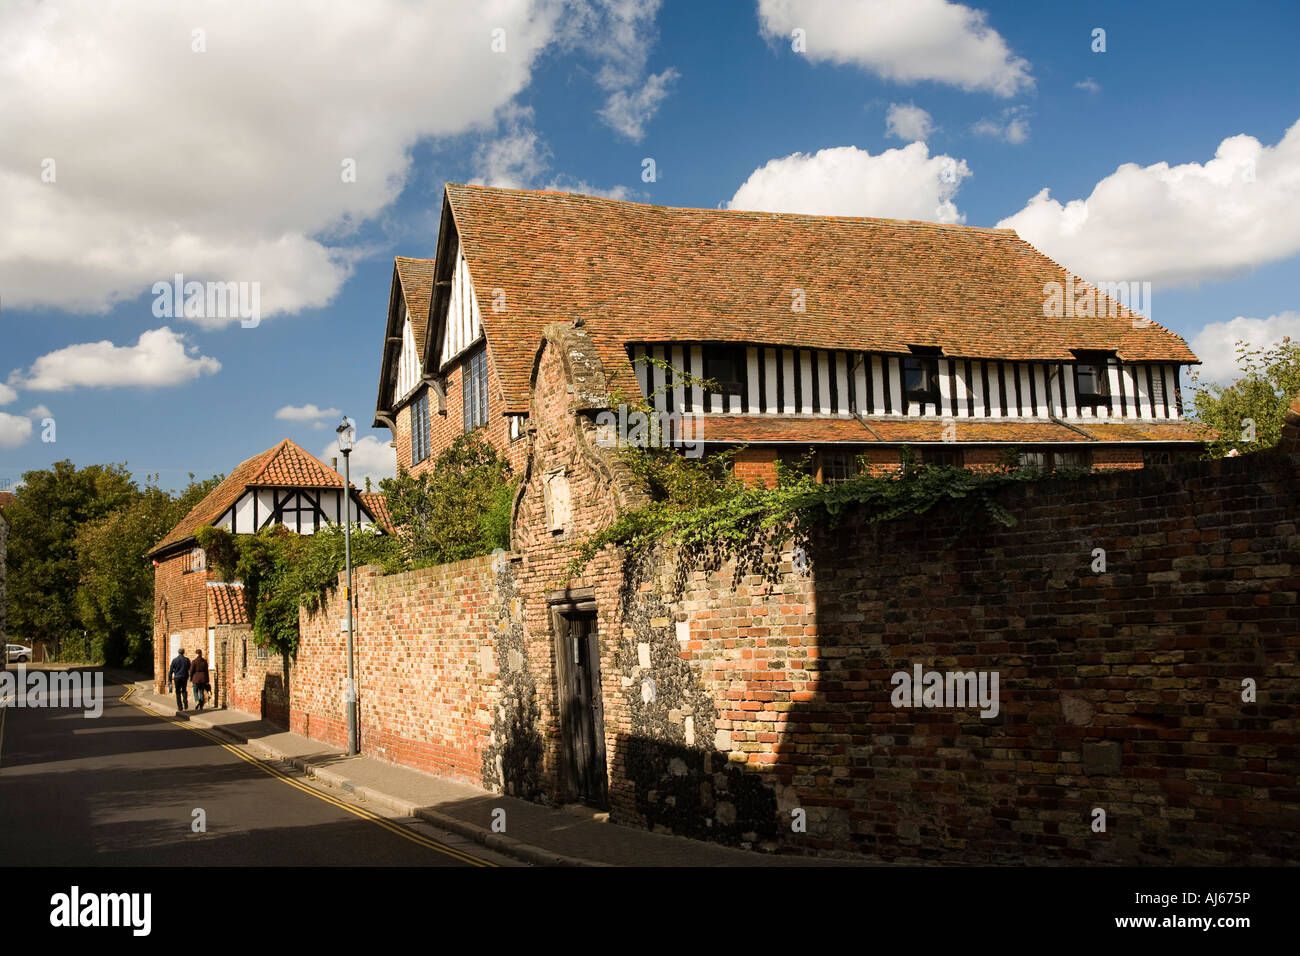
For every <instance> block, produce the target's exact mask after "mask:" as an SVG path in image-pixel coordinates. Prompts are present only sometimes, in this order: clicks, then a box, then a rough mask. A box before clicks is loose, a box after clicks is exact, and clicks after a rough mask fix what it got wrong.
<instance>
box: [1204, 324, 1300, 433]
mask: <svg viewBox="0 0 1300 956" xmlns="http://www.w3.org/2000/svg"><path fill="white" fill-rule="evenodd" d="M1237 365H1238V367H1239V368H1240V369H1241V375H1240V376H1239V377H1238V379H1237V380H1236V381H1235V382H1233V383H1232V384H1231V385H1227V386H1224V385H1219V384H1216V383H1213V382H1211V383H1202V382H1201V381H1200V379H1199V376H1198V375H1197V373H1196V372H1193V373H1192V376H1191V381H1192V389H1193V392H1192V405H1193V409H1192V415H1193V417H1195V418H1196V419H1197V420H1199V421H1201V422H1203V423H1204V424H1206V425H1208V426H1210V427H1211V428H1214V429H1216V430H1217V431H1218V432H1219V437H1218V438H1217V439H1216V440H1215V441H1213V442H1210V443H1209V444H1208V445H1207V446H1206V455H1207V457H1211V458H1221V457H1223V456H1225V455H1227V454H1229V453H1230V452H1232V451H1233V450H1236V451H1237V452H1238V453H1240V454H1244V453H1246V452H1250V451H1257V450H1260V449H1264V448H1272V447H1273V446H1274V445H1276V444H1277V441H1278V439H1279V438H1280V437H1281V435H1282V426H1283V424H1284V422H1285V419H1286V410H1287V408H1288V407H1289V406H1290V404H1291V400H1292V399H1293V398H1294V397H1295V395H1296V393H1297V392H1298V391H1300V343H1297V342H1292V341H1291V339H1290V338H1289V337H1288V338H1284V339H1283V340H1282V341H1281V342H1278V343H1277V344H1275V345H1270V346H1268V347H1267V348H1255V349H1252V348H1249V347H1248V346H1247V345H1246V344H1245V343H1240V342H1239V343H1238V344H1237ZM1247 420H1251V421H1253V422H1254V423H1255V440H1254V441H1249V440H1247V438H1248V435H1247V434H1246V428H1247V425H1246V422H1247Z"/></svg>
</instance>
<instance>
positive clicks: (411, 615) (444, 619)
mask: <svg viewBox="0 0 1300 956" xmlns="http://www.w3.org/2000/svg"><path fill="white" fill-rule="evenodd" d="M354 575H355V581H356V604H355V606H354V612H353V628H354V634H355V639H354V667H355V674H356V680H357V692H358V699H359V702H360V707H359V712H360V716H359V720H358V727H359V729H360V732H359V736H360V740H361V747H362V750H363V751H364V752H365V753H366V754H368V755H369V756H372V757H377V758H379V759H382V760H388V761H392V762H394V763H400V764H403V765H406V766H410V767H415V768H417V769H421V770H426V771H430V772H435V773H439V774H441V775H444V776H448V777H453V778H456V779H460V780H465V781H468V782H470V783H474V784H476V785H480V786H481V785H483V784H484V781H485V779H486V778H490V777H491V773H490V772H489V771H490V769H491V768H490V767H486V768H485V760H486V761H487V763H488V764H489V765H491V764H494V762H495V757H496V755H495V754H493V753H492V744H493V734H494V729H496V730H497V731H498V732H500V734H501V736H504V732H503V728H499V727H498V728H494V717H499V716H500V715H499V713H498V710H499V706H498V705H499V703H500V698H501V690H500V680H499V675H500V673H501V671H502V670H504V671H506V672H509V671H510V670H511V669H512V668H513V667H514V666H516V665H517V661H516V660H514V659H512V658H511V656H510V653H509V651H510V648H509V647H508V646H507V645H508V643H509V640H508V638H509V631H510V629H511V616H512V614H514V613H516V612H515V610H514V609H512V608H511V606H510V604H511V595H510V584H509V581H510V576H511V575H510V570H509V561H508V559H506V560H505V562H504V564H503V563H501V562H497V565H496V567H494V564H493V559H492V558H489V557H484V558H476V559H473V560H470V561H461V562H457V563H454V564H448V565H441V566H439V567H435V568H425V569H421V570H418V571H412V572H407V573H405V574H396V575H390V576H382V575H380V573H379V569H378V568H376V567H364V568H360V569H355V570H354ZM340 578H341V576H340ZM346 607H347V606H346V604H345V603H344V602H343V599H342V590H341V589H339V590H337V591H335V592H334V593H333V595H332V597H331V599H330V600H329V601H327V602H326V603H325V605H324V606H323V607H322V608H321V610H319V611H317V612H316V613H312V614H309V613H307V612H305V611H304V612H303V614H302V618H301V625H300V631H301V633H300V637H299V645H298V655H297V658H296V660H295V662H294V664H293V667H292V672H291V674H290V680H289V686H290V698H289V700H290V709H289V727H290V729H291V730H293V731H295V732H297V733H301V734H305V735H306V736H310V737H315V738H317V739H319V740H324V741H326V742H328V743H332V744H334V745H336V746H346V744H347V733H346V712H345V711H344V710H343V706H342V693H343V686H344V679H345V677H346V673H347V672H346V633H345V632H344V631H343V630H342V623H343V621H344V619H345V617H346V613H347V611H346Z"/></svg>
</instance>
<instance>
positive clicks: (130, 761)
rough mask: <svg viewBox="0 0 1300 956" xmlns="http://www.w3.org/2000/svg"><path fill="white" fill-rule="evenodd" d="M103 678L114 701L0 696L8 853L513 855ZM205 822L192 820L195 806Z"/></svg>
mask: <svg viewBox="0 0 1300 956" xmlns="http://www.w3.org/2000/svg"><path fill="white" fill-rule="evenodd" d="M125 692H126V688H125V687H123V686H122V685H119V684H113V683H111V682H107V681H106V682H105V687H104V698H105V700H104V711H103V714H102V716H100V717H99V718H97V719H94V718H92V719H87V718H86V717H84V716H83V715H82V712H81V711H80V710H72V709H67V708H13V707H10V708H8V709H4V710H0V720H3V723H2V724H0V861H3V864H4V865H5V866H27V865H43V866H142V865H144V866H148V865H160V866H259V865H268V864H271V865H282V866H283V865H288V866H335V865H345V866H358V865H372V866H374V865H378V866H482V865H492V864H500V865H511V864H512V863H513V861H512V860H510V859H508V858H506V857H502V856H500V855H498V854H495V853H492V852H491V851H489V850H486V849H484V848H483V847H480V846H478V845H477V844H474V843H472V842H470V841H467V840H465V839H463V838H461V837H459V836H457V835H454V834H450V833H447V832H445V831H442V830H438V829H437V828H435V827H433V826H430V825H429V824H427V823H425V822H423V821H414V820H410V819H409V818H401V819H400V820H399V818H397V817H396V816H395V815H392V814H389V813H388V812H387V811H384V810H382V809H380V808H377V807H368V806H366V805H365V804H362V803H359V802H356V801H354V800H351V799H348V798H346V797H344V796H341V795H339V794H337V793H336V792H334V791H330V790H320V789H317V788H316V787H313V786H311V785H310V784H309V783H308V782H307V781H306V780H305V779H304V778H303V777H301V776H300V775H298V774H296V773H295V772H294V771H292V769H291V768H288V767H287V766H284V765H281V764H272V763H267V762H266V761H263V760H260V759H258V758H255V757H253V756H252V755H251V754H249V753H247V752H246V751H244V750H242V749H241V748H238V747H235V746H233V745H230V744H226V743H225V742H224V741H222V740H221V739H220V738H217V737H215V736H213V735H212V734H210V733H209V732H208V731H204V730H201V729H199V728H196V727H193V726H192V725H188V724H187V723H186V722H185V721H184V718H183V717H182V718H181V719H180V720H178V721H173V720H171V719H169V718H163V717H159V716H156V715H154V714H153V713H151V712H147V711H143V710H141V709H139V708H138V707H136V706H134V705H132V704H131V703H130V701H129V700H128V701H122V700H121V699H120V698H121V697H122V695H123V694H124V693H125ZM196 809H201V810H203V811H204V813H205V814H206V824H207V831H206V832H199V833H196V832H194V830H193V821H194V819H195V816H194V811H195V810H196Z"/></svg>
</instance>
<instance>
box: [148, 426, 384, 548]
mask: <svg viewBox="0 0 1300 956" xmlns="http://www.w3.org/2000/svg"><path fill="white" fill-rule="evenodd" d="M351 490H352V505H351V515H352V521H353V523H354V524H358V525H360V526H362V527H371V526H376V525H377V526H379V527H381V528H382V527H383V526H382V524H381V521H382V506H381V505H380V504H379V503H378V502H376V501H375V500H374V498H375V497H376V496H372V495H368V494H366V493H364V492H358V491H357V490H356V488H355V487H354V488H352V489H351ZM368 499H369V500H368ZM343 502H344V499H343V476H342V475H340V474H339V473H338V472H336V471H334V469H332V468H330V467H328V466H327V465H325V464H324V463H323V462H321V461H320V460H319V459H318V458H316V457H315V456H313V455H310V454H308V453H307V452H305V451H303V449H302V448H300V447H299V446H298V445H296V444H294V443H293V442H292V441H290V440H289V439H287V438H286V439H285V440H284V441H282V442H280V444H278V445H276V446H275V447H274V448H268V449H267V450H266V451H264V452H262V453H261V454H260V455H255V456H253V457H252V458H250V459H248V460H247V461H245V462H243V463H242V464H240V465H239V467H238V468H236V469H235V470H234V471H232V472H231V473H230V475H229V477H227V478H226V479H225V480H224V481H222V482H221V484H219V485H217V487H216V488H214V489H212V491H211V492H209V494H208V496H207V497H206V498H204V499H203V500H202V501H200V502H199V503H198V504H197V505H195V506H194V507H193V508H192V509H191V510H190V513H189V514H187V515H186V516H185V517H184V518H182V519H181V521H180V523H179V524H177V525H176V527H175V528H173V529H172V530H171V532H170V533H168V535H167V536H166V537H165V538H163V539H162V540H161V541H160V542H158V544H156V545H154V547H153V550H152V551H150V552H149V553H150V556H151V557H153V558H154V559H155V560H165V559H169V558H172V557H175V556H177V555H187V556H188V560H192V561H193V562H194V563H195V565H196V566H195V567H193V568H188V569H187V570H202V569H203V566H202V562H203V558H202V554H201V551H200V550H199V549H198V548H197V547H196V544H197V542H196V540H195V537H194V533H195V532H196V531H197V530H198V529H199V528H200V527H202V526H203V525H212V526H213V527H217V528H225V529H226V530H227V531H229V532H231V533H232V534H252V533H254V532H256V531H260V530H261V529H262V528H267V527H270V526H272V525H283V526H284V527H286V528H288V529H289V530H290V531H296V532H298V533H299V534H312V533H313V532H315V531H318V530H320V529H321V528H324V527H326V526H328V525H331V524H342V523H343V518H344V515H343Z"/></svg>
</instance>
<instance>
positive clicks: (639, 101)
mask: <svg viewBox="0 0 1300 956" xmlns="http://www.w3.org/2000/svg"><path fill="white" fill-rule="evenodd" d="M677 77H678V73H677V71H676V70H674V69H673V68H672V67H669V68H668V69H666V70H664V71H663V72H662V73H656V74H654V75H652V76H649V77H647V78H646V81H645V84H644V85H643V86H642V87H641V89H639V90H637V91H635V92H631V91H628V90H619V91H617V92H616V93H613V94H611V95H610V97H609V99H608V100H607V101H606V102H605V108H604V109H602V110H601V111H600V118H601V119H603V120H604V121H605V122H606V123H607V124H608V125H609V127H610V128H611V129H613V130H615V131H617V132H619V133H622V134H623V135H624V136H626V137H627V138H628V139H630V140H632V141H633V142H635V143H639V142H641V140H643V139H644V138H645V127H646V124H647V123H649V122H650V120H652V119H653V118H654V115H655V113H657V112H658V111H659V104H660V103H662V102H663V100H664V97H666V96H667V95H668V87H669V86H670V85H671V84H672V82H673V81H674V80H676V79H677Z"/></svg>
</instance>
